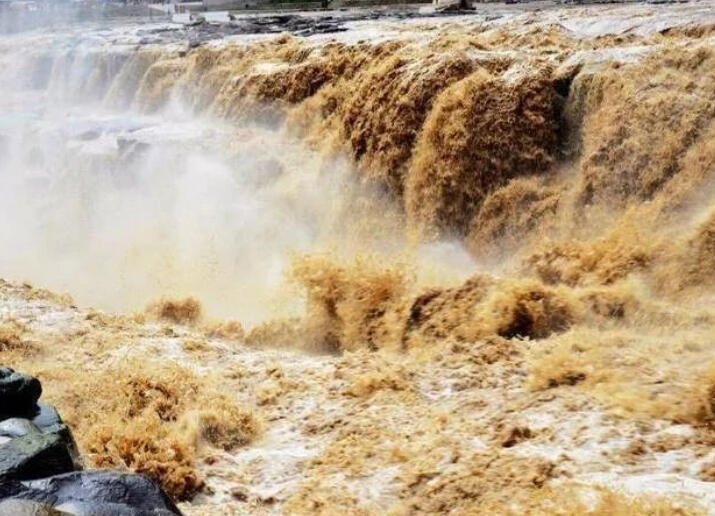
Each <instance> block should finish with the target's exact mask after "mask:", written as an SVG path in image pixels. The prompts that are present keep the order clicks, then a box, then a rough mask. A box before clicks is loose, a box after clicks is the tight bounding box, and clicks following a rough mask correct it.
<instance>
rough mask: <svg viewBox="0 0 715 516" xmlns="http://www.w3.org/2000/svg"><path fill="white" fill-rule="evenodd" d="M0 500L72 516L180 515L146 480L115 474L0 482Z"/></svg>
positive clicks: (90, 473)
mask: <svg viewBox="0 0 715 516" xmlns="http://www.w3.org/2000/svg"><path fill="white" fill-rule="evenodd" d="M2 498H5V499H12V500H25V501H33V502H37V503H40V504H46V505H48V506H50V507H52V508H54V509H56V510H58V511H61V512H66V513H69V514H76V515H92V516H105V515H107V516H109V515H112V516H124V515H126V516H172V515H180V514H181V513H180V512H179V510H178V508H177V507H176V505H174V503H173V502H172V501H171V499H170V498H169V497H168V496H167V495H166V494H165V493H164V492H163V491H162V490H161V488H160V487H159V486H157V485H156V484H155V483H154V481H152V480H151V479H150V478H149V477H146V476H144V475H137V474H132V473H122V472H116V471H76V472H72V473H65V474H63V475H57V476H53V477H49V478H43V479H41V480H32V481H24V482H19V481H13V482H9V483H5V484H2V483H0V499H2ZM0 516H1V515H0Z"/></svg>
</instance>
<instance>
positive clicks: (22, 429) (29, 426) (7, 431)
mask: <svg viewBox="0 0 715 516" xmlns="http://www.w3.org/2000/svg"><path fill="white" fill-rule="evenodd" d="M39 432H40V429H39V428H37V426H36V425H34V424H33V423H32V422H31V421H29V420H27V419H23V418H19V417H13V418H10V419H6V420H5V421H2V422H0V437H9V438H10V439H14V438H15V437H23V436H25V435H27V434H32V433H39Z"/></svg>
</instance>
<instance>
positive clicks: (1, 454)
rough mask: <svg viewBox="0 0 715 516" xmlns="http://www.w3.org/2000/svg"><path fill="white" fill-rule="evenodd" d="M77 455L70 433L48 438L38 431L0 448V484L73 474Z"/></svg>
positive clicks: (17, 438) (49, 435)
mask: <svg viewBox="0 0 715 516" xmlns="http://www.w3.org/2000/svg"><path fill="white" fill-rule="evenodd" d="M32 426H33V427H35V425H32ZM35 428H37V427H35ZM65 429H66V427H65ZM68 438H69V439H70V441H69V442H68ZM74 451H75V448H74V442H73V441H71V435H70V434H69V430H67V431H66V432H56V433H49V434H45V433H42V432H40V431H39V429H38V430H37V431H36V432H33V431H30V432H29V433H26V434H25V435H23V436H22V437H16V438H14V439H12V440H10V441H8V442H5V443H3V444H1V445H0V483H2V482H6V481H9V480H32V479H36V478H42V477H46V476H48V475H57V474H60V473H67V472H69V471H74V470H75V468H76V467H77V465H76V456H75V455H74Z"/></svg>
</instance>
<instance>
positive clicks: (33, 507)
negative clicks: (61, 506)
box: [0, 500, 67, 516]
mask: <svg viewBox="0 0 715 516" xmlns="http://www.w3.org/2000/svg"><path fill="white" fill-rule="evenodd" d="M65 515H67V513H66V512H60V511H58V510H57V509H54V508H53V507H52V506H51V505H47V504H46V503H38V502H33V501H31V500H5V501H3V502H0V516H65Z"/></svg>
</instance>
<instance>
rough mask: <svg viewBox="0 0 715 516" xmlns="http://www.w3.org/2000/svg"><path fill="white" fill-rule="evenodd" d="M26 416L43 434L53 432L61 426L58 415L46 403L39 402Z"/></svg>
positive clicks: (60, 419)
mask: <svg viewBox="0 0 715 516" xmlns="http://www.w3.org/2000/svg"><path fill="white" fill-rule="evenodd" d="M28 416H29V417H28V419H29V420H30V421H32V423H33V424H34V425H36V426H37V427H38V428H39V429H40V430H42V431H43V432H50V431H54V430H56V428H57V426H58V425H61V424H62V418H60V415H59V414H58V413H57V411H56V410H55V408H54V407H53V406H52V405H48V404H47V403H42V402H39V403H38V404H37V405H35V407H34V409H33V411H32V412H31V413H30V414H28Z"/></svg>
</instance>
